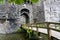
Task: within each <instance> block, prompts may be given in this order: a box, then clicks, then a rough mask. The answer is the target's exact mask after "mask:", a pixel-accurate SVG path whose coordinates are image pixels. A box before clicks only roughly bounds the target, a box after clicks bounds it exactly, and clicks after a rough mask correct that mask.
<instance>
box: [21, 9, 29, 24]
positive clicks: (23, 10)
mask: <svg viewBox="0 0 60 40" xmlns="http://www.w3.org/2000/svg"><path fill="white" fill-rule="evenodd" d="M28 15H29V10H28V9H22V10H21V16H24V18H25V22H26V23H29V16H28Z"/></svg>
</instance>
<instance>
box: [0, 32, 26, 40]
mask: <svg viewBox="0 0 60 40" xmlns="http://www.w3.org/2000/svg"><path fill="white" fill-rule="evenodd" d="M0 40H26V38H25V37H24V36H23V35H22V34H19V33H15V34H6V35H2V34H0Z"/></svg>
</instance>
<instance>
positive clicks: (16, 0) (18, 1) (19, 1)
mask: <svg viewBox="0 0 60 40" xmlns="http://www.w3.org/2000/svg"><path fill="white" fill-rule="evenodd" d="M29 1H30V2H32V3H37V2H38V0H29ZM8 2H9V3H15V4H23V3H24V2H25V0H8Z"/></svg>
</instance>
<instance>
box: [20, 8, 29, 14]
mask: <svg viewBox="0 0 60 40" xmlns="http://www.w3.org/2000/svg"><path fill="white" fill-rule="evenodd" d="M23 12H27V13H29V10H28V9H22V10H21V13H23Z"/></svg>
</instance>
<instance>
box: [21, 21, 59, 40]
mask: <svg viewBox="0 0 60 40" xmlns="http://www.w3.org/2000/svg"><path fill="white" fill-rule="evenodd" d="M22 27H23V28H24V29H28V28H30V29H32V27H36V28H37V30H36V31H38V28H46V29H47V33H48V40H51V32H50V30H51V29H52V30H55V31H58V32H60V23H59V22H57V23H56V22H41V23H32V24H23V25H22Z"/></svg>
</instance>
